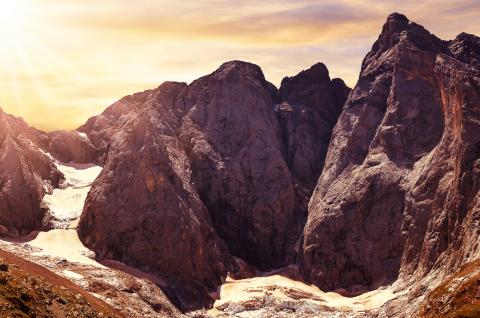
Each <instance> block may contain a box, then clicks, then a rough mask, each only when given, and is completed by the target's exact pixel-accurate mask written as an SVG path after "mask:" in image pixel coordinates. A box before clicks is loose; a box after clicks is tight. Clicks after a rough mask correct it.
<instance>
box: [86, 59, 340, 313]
mask: <svg viewBox="0 0 480 318" xmlns="http://www.w3.org/2000/svg"><path fill="white" fill-rule="evenodd" d="M305 72H306V74H307V77H306V78H304V77H305V76H304V73H305ZM305 72H303V73H301V74H299V75H298V77H299V79H298V80H297V79H296V78H294V79H292V80H291V81H292V83H294V87H296V88H298V89H301V88H302V87H303V88H304V89H303V91H302V95H300V96H295V95H294V94H293V93H292V92H291V91H292V89H290V88H288V87H286V88H283V89H281V91H283V95H281V96H280V95H278V97H277V90H276V88H275V87H274V86H273V85H272V84H270V83H268V82H267V81H266V80H265V78H264V76H263V73H262V71H261V70H260V68H259V67H258V66H256V65H253V64H250V63H245V62H240V61H232V62H228V63H225V64H223V65H222V66H221V67H220V68H219V69H218V70H217V71H215V72H214V73H212V74H210V75H207V76H204V77H202V78H200V79H198V80H196V81H194V82H193V83H191V84H190V85H186V84H182V83H172V82H166V83H164V84H162V85H161V86H160V87H159V88H157V89H155V90H150V91H145V92H143V93H138V94H135V95H132V96H128V97H125V98H123V99H121V100H120V101H118V102H117V103H115V104H113V105H112V106H110V107H109V108H107V109H106V110H105V112H104V113H102V114H101V115H99V116H96V117H93V118H91V119H89V120H88V121H87V123H86V124H85V125H83V126H82V127H80V128H79V131H81V132H83V133H85V134H86V135H87V136H88V137H89V139H90V140H92V142H93V144H94V145H95V146H96V147H97V148H98V149H99V150H100V151H101V152H102V154H101V156H102V158H103V159H101V160H104V163H105V164H104V170H103V172H102V174H101V175H100V177H99V179H97V181H96V182H95V183H94V184H93V187H92V191H91V192H90V194H89V196H88V198H87V202H86V206H85V210H84V214H83V215H82V218H81V220H80V227H79V235H80V237H81V238H82V240H83V242H84V243H85V244H86V245H87V246H89V247H90V248H92V249H93V250H95V251H96V252H97V255H98V256H99V257H100V258H105V257H108V258H113V259H118V260H121V261H123V262H125V263H127V264H129V265H131V266H135V267H138V268H141V269H142V270H144V271H147V272H152V273H155V274H156V275H159V276H160V277H162V278H163V279H164V280H165V281H166V283H167V286H168V289H169V290H170V296H171V297H172V298H173V299H174V300H175V302H176V303H177V304H179V305H180V306H181V307H182V308H183V309H192V308H199V307H203V306H205V305H209V304H211V303H212V302H213V299H211V297H210V296H209V295H208V293H209V292H213V291H215V290H216V289H217V287H218V285H219V284H220V283H221V282H222V281H223V279H224V278H225V276H226V273H227V271H235V269H236V264H235V262H234V260H233V258H232V256H236V257H240V258H242V259H244V260H246V261H248V262H250V263H251V264H252V265H255V266H257V267H258V268H260V269H263V270H268V269H272V268H278V267H281V266H284V265H286V264H288V263H289V262H292V261H294V260H295V253H296V252H295V248H296V246H295V245H296V243H297V241H298V238H299V237H300V234H301V231H302V229H303V224H304V221H305V217H306V202H307V200H308V192H309V191H311V190H312V183H313V182H312V180H309V181H306V180H300V179H301V178H297V177H296V174H297V173H296V172H295V173H294V172H291V171H290V167H291V166H292V165H295V164H294V163H293V162H292V161H291V160H288V159H287V156H288V155H287V152H290V153H294V152H295V149H301V148H303V149H305V148H306V147H305V146H302V143H303V142H304V140H302V138H300V136H305V135H308V134H310V133H313V132H315V136H306V137H307V138H308V139H307V140H308V142H309V143H312V142H313V140H314V139H315V138H316V137H318V136H321V137H322V140H323V143H322V145H320V146H319V147H320V149H322V150H319V151H316V150H315V151H313V153H309V154H308V155H309V159H308V160H309V161H310V163H309V164H310V165H311V166H312V167H311V168H309V169H312V171H314V172H315V173H317V176H318V174H319V173H320V172H319V171H320V170H321V164H322V162H323V157H322V156H324V155H325V154H324V150H323V149H324V148H325V144H326V143H328V140H329V138H330V133H331V128H332V127H333V124H334V122H335V120H336V116H338V114H339V113H340V109H341V107H342V105H343V101H344V100H345V99H346V95H347V94H348V91H349V89H348V88H347V87H346V86H345V85H344V84H343V82H341V81H340V80H335V81H333V82H332V81H330V78H329V77H328V71H326V68H325V67H324V66H323V67H322V71H321V73H320V76H316V75H315V72H316V70H315V68H313V69H312V70H307V71H305ZM309 74H310V75H309ZM302 78H303V79H302ZM288 81H290V80H288ZM287 86H288V85H287ZM318 89H320V90H321V91H323V90H325V92H324V93H318ZM310 95H312V96H314V97H312V98H309V96H310ZM276 102H282V103H283V102H290V103H292V105H293V107H294V108H295V109H297V108H298V109H300V108H309V112H310V113H311V114H313V115H315V114H316V113H317V112H324V113H325V114H327V113H328V112H329V110H330V109H333V110H335V113H334V114H330V115H328V120H327V121H326V122H325V123H324V122H323V121H321V120H319V123H320V124H321V125H324V126H325V127H324V128H322V130H320V132H317V131H314V129H313V128H312V127H313V125H314V124H316V123H318V122H308V121H307V120H308V118H305V117H304V118H300V119H295V120H290V119H286V121H290V123H289V124H288V125H287V124H282V123H281V119H280V118H285V117H288V116H290V115H284V114H282V110H281V107H279V106H275V103H276ZM294 112H296V113H301V112H300V111H298V110H295V111H294ZM294 116H296V115H294ZM279 119H280V120H279ZM284 123H285V121H284ZM300 125H303V127H306V128H302V129H303V130H304V131H303V132H302V133H301V134H300V133H295V129H296V128H295V127H297V126H300ZM287 126H288V127H287ZM289 129H290V130H291V132H287V130H289ZM289 133H290V134H292V138H291V139H292V140H291V141H289V143H290V146H289V147H290V148H289V149H290V150H288V151H287V146H286V145H285V142H286V140H285V138H284V137H285V136H286V134H289ZM295 134H296V135H295ZM323 134H325V136H323ZM322 147H323V148H322ZM317 158H318V159H319V160H320V162H318V163H315V161H316V159H317ZM297 162H298V160H297ZM289 165H290V167H289ZM311 178H316V177H315V176H311ZM302 182H303V183H305V184H307V183H308V185H307V186H306V188H307V190H303V189H301V188H303V187H305V186H304V184H303V183H302ZM305 193H307V195H305ZM112 219H115V220H119V221H118V223H116V224H112V222H111V220H112Z"/></svg>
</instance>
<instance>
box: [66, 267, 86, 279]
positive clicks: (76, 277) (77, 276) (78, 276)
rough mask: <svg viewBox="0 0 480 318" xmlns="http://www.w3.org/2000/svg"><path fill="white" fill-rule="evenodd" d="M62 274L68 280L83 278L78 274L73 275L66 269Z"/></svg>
mask: <svg viewBox="0 0 480 318" xmlns="http://www.w3.org/2000/svg"><path fill="white" fill-rule="evenodd" d="M63 274H64V275H65V276H67V277H69V278H73V279H82V278H83V275H80V274H78V273H75V272H72V271H69V270H68V269H66V270H64V271H63Z"/></svg>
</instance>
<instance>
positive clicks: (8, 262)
mask: <svg viewBox="0 0 480 318" xmlns="http://www.w3.org/2000/svg"><path fill="white" fill-rule="evenodd" d="M0 317H9V318H10V317H19V318H20V317H38V318H42V317H44V318H50V317H56V318H63V317H65V318H67V317H72V318H73V317H79V318H80V317H85V318H87V317H88V318H94V317H112V318H113V317H123V315H121V314H120V313H119V312H118V311H116V310H114V309H113V308H112V307H110V306H109V305H107V304H106V303H104V302H103V301H101V300H99V299H97V298H95V297H93V296H92V295H91V294H89V293H87V292H86V291H84V290H83V289H82V288H80V287H78V286H77V285H75V284H73V283H72V282H70V281H69V280H67V279H64V278H62V277H60V276H58V275H56V274H54V273H52V272H50V271H49V270H47V269H45V268H44V267H41V266H39V265H36V264H34V263H30V262H28V261H25V260H24V259H21V258H19V257H17V256H15V255H13V254H10V253H8V252H5V251H3V250H0Z"/></svg>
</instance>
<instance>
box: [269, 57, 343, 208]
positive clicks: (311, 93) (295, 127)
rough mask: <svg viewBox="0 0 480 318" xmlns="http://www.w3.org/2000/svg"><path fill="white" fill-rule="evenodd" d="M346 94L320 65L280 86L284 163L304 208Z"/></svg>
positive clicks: (322, 65)
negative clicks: (285, 162) (292, 178)
mask: <svg viewBox="0 0 480 318" xmlns="http://www.w3.org/2000/svg"><path fill="white" fill-rule="evenodd" d="M349 93H350V88H348V87H347V86H346V85H345V83H344V82H343V81H342V80H341V79H339V78H336V79H333V80H330V76H329V74H328V69H327V67H326V66H325V65H324V64H322V63H318V64H315V65H314V66H312V67H311V68H310V69H308V70H305V71H302V72H300V73H299V74H297V75H296V76H293V77H286V78H284V79H283V81H282V84H281V86H280V89H279V92H278V94H277V105H276V110H277V114H278V118H279V121H280V125H281V127H282V134H283V143H284V145H285V156H286V161H287V164H288V166H289V169H290V171H291V173H292V175H293V177H294V180H295V185H296V188H297V189H298V190H299V193H300V194H301V197H302V201H303V204H305V206H306V205H307V204H308V200H309V199H310V196H311V194H312V191H313V189H314V187H315V185H316V184H317V181H318V177H319V176H320V173H321V172H322V168H323V163H324V160H325V156H326V153H327V148H328V143H329V142H330V136H331V133H332V129H333V126H335V124H336V122H337V119H338V116H340V113H341V111H342V108H343V105H344V104H345V101H346V100H347V97H348V94H349Z"/></svg>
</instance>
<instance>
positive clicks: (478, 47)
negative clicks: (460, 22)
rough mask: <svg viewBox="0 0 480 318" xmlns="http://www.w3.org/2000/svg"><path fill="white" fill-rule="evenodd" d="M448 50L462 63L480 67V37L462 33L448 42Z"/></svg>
mask: <svg viewBox="0 0 480 318" xmlns="http://www.w3.org/2000/svg"><path fill="white" fill-rule="evenodd" d="M449 49H450V52H451V54H452V55H453V56H455V57H456V58H457V59H459V60H461V61H462V62H464V63H467V64H471V65H473V66H475V67H477V68H478V67H480V37H478V36H476V35H474V34H469V33H465V32H462V33H460V34H459V35H458V36H457V37H456V38H455V39H454V40H453V41H450V44H449Z"/></svg>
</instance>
